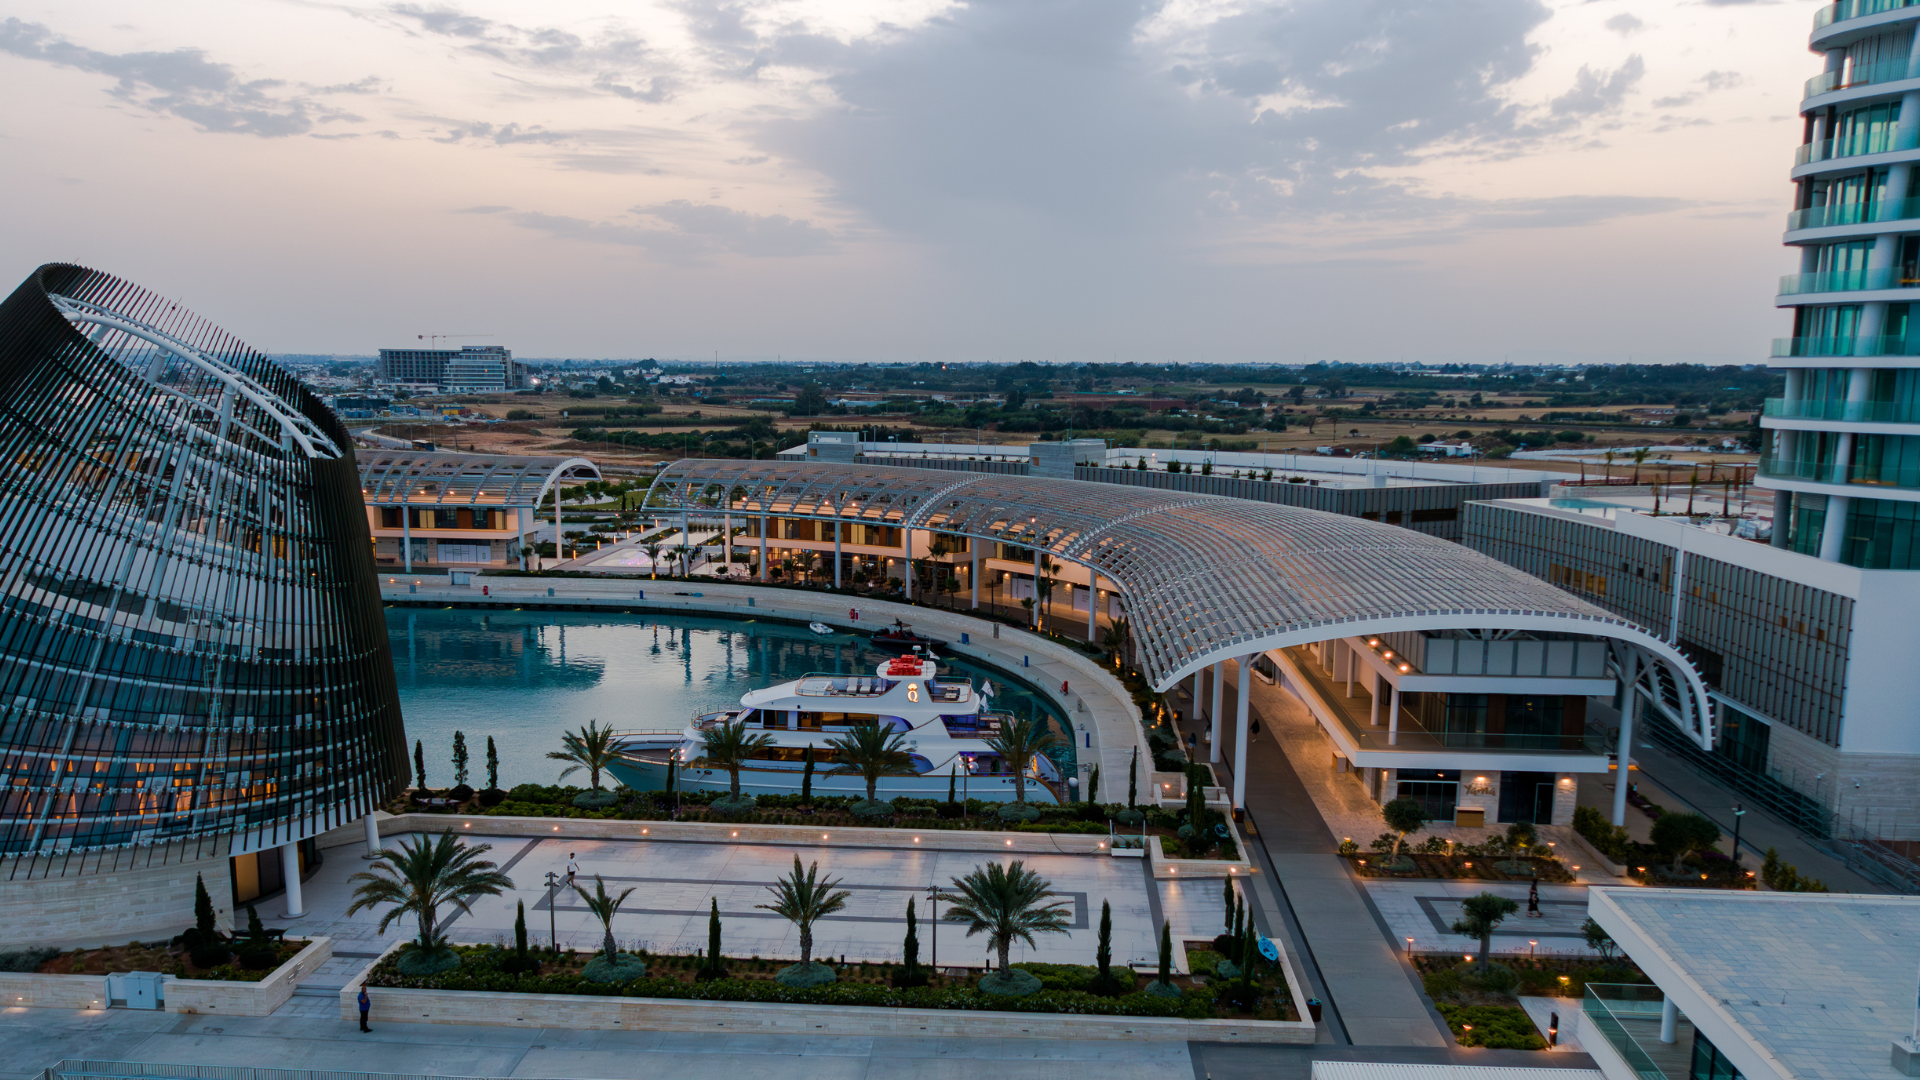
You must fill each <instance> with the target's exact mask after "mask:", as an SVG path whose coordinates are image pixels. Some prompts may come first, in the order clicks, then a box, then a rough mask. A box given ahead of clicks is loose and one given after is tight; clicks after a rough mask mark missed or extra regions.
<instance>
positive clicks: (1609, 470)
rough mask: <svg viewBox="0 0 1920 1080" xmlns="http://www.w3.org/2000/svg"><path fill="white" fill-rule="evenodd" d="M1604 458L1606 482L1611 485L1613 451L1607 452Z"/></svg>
mask: <svg viewBox="0 0 1920 1080" xmlns="http://www.w3.org/2000/svg"><path fill="white" fill-rule="evenodd" d="M1606 458H1607V481H1608V482H1609V483H1611V482H1612V481H1613V451H1611V450H1609V451H1607V453H1606Z"/></svg>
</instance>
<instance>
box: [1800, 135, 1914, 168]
mask: <svg viewBox="0 0 1920 1080" xmlns="http://www.w3.org/2000/svg"><path fill="white" fill-rule="evenodd" d="M1836 143H1837V144H1838V145H1836ZM1916 145H1920V133H1916V134H1915V135H1909V136H1907V137H1905V138H1900V137H1899V136H1898V135H1897V134H1896V132H1895V130H1894V129H1893V128H1884V129H1881V130H1879V131H1876V132H1874V133H1873V134H1871V135H1869V136H1867V137H1864V138H1851V139H1822V140H1820V141H1819V142H1814V143H1804V144H1802V145H1801V147H1800V149H1798V150H1796V151H1794V155H1793V163H1794V164H1795V165H1805V164H1808V163H1810V162H1814V161H1831V160H1833V159H1835V158H1848V157H1857V156H1858V155H1861V154H1885V153H1890V152H1892V151H1895V150H1912V149H1913V148H1914V147H1915V146H1916Z"/></svg>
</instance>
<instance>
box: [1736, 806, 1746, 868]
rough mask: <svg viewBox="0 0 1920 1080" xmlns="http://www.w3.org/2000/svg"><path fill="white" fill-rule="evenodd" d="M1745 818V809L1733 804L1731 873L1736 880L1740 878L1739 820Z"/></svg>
mask: <svg viewBox="0 0 1920 1080" xmlns="http://www.w3.org/2000/svg"><path fill="white" fill-rule="evenodd" d="M1746 816H1747V811H1746V808H1745V807H1744V806H1742V805H1741V804H1740V803H1734V804H1733V871H1734V877H1735V878H1738V877H1739V876H1740V819H1741V818H1743V817H1746Z"/></svg>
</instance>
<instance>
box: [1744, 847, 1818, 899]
mask: <svg viewBox="0 0 1920 1080" xmlns="http://www.w3.org/2000/svg"><path fill="white" fill-rule="evenodd" d="M1760 880H1761V881H1764V882H1766V883H1767V888H1769V889H1772V890H1774V891H1775V892H1826V891H1827V883H1826V882H1824V881H1821V880H1820V879H1819V878H1810V877H1801V876H1800V870H1799V868H1798V867H1796V866H1794V865H1793V864H1792V863H1788V862H1782V861H1781V859H1780V853H1779V852H1778V851H1776V850H1774V849H1773V848H1768V849H1767V858H1766V861H1765V862H1762V863H1761V864H1760Z"/></svg>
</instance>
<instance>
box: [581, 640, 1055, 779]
mask: <svg viewBox="0 0 1920 1080" xmlns="http://www.w3.org/2000/svg"><path fill="white" fill-rule="evenodd" d="M986 704H987V703H986V701H985V700H983V699H982V697H981V696H980V695H979V694H977V693H976V692H975V691H974V687H973V682H972V680H970V679H943V678H940V677H939V675H938V667H937V665H936V664H935V662H934V661H933V660H932V659H931V658H928V657H925V656H920V655H910V656H902V657H898V658H895V659H893V660H889V661H888V662H886V663H884V664H881V665H880V666H879V667H878V668H876V669H875V673H874V674H873V675H871V676H865V675H839V674H827V673H817V674H809V675H804V676H802V677H800V678H798V679H795V680H794V681H792V682H788V683H782V684H780V685H779V686H773V687H768V688H767V689H764V690H755V691H752V692H750V693H748V694H746V695H745V696H744V697H742V698H741V699H740V707H739V708H738V709H730V710H727V711H725V712H716V713H707V714H705V715H702V716H696V717H694V718H693V722H692V723H690V724H688V725H687V726H686V727H684V728H680V729H678V730H672V731H631V732H622V733H621V734H620V735H619V736H618V740H617V743H616V749H617V751H618V753H619V757H618V758H617V759H615V761H614V762H613V763H612V765H611V766H609V769H610V771H611V772H612V773H613V775H614V776H615V777H617V778H618V779H619V780H620V781H621V782H622V783H624V784H626V785H627V786H628V787H630V788H634V789H636V790H639V791H659V790H661V789H662V788H664V787H666V781H667V762H668V760H669V759H671V760H672V761H674V762H675V763H676V764H675V768H676V776H675V778H674V786H675V787H676V788H678V789H680V790H683V791H728V790H731V778H730V777H729V776H728V774H727V771H726V770H725V769H719V768H709V767H706V766H703V765H701V764H699V760H700V753H701V746H702V742H701V738H700V736H701V733H702V732H705V731H708V730H711V729H712V728H714V727H716V726H718V725H720V724H728V723H734V722H736V721H741V720H744V721H745V722H746V725H747V730H748V731H750V732H753V733H756V734H767V735H771V736H772V737H773V743H772V745H770V746H768V747H766V748H764V749H762V750H761V751H760V752H759V753H758V754H757V755H756V756H755V758H754V760H753V762H752V763H751V764H750V765H748V766H747V767H745V768H743V769H741V770H740V793H741V794H743V795H791V794H797V793H799V791H800V783H801V775H802V773H803V771H804V769H805V765H804V762H803V760H802V758H803V755H804V754H805V752H806V748H807V747H809V746H811V747H813V755H814V775H813V791H814V793H815V794H817V795H855V796H864V795H865V794H866V791H867V787H866V781H865V780H863V779H861V778H860V777H859V776H858V775H855V774H842V775H838V776H835V775H830V774H831V772H832V770H833V768H834V766H835V765H836V764H837V762H836V761H835V760H834V757H835V751H834V749H833V747H831V746H829V745H828V741H829V740H831V739H834V738H836V737H838V736H840V735H843V734H845V733H847V732H849V731H851V730H853V728H854V727H855V726H856V725H861V724H874V723H877V724H879V725H881V726H882V727H884V728H887V729H889V730H892V731H897V732H900V733H901V734H902V735H903V736H904V738H903V739H902V740H901V742H900V745H901V747H902V749H904V750H906V751H907V752H908V754H910V755H911V756H912V759H913V770H914V772H913V775H911V776H887V777H882V778H881V780H880V783H879V785H878V787H877V788H876V793H877V794H878V795H879V797H880V798H881V799H896V798H899V797H900V796H902V795H905V796H909V797H912V798H918V799H945V798H946V797H947V791H948V787H949V782H951V785H952V790H953V792H954V795H955V797H956V798H961V799H969V798H971V799H987V800H991V801H996V802H1012V801H1013V795H1014V790H1013V775H1012V774H1011V773H1010V772H1009V771H1008V770H1007V767H1006V763H1005V762H1004V761H1002V760H1001V758H1000V755H998V754H996V753H994V752H993V750H992V749H990V748H989V747H988V746H987V742H986V740H988V739H990V738H992V737H994V736H996V735H998V734H999V732H1000V726H1001V725H1002V724H1003V723H1007V722H1010V721H1011V719H1012V717H1010V716H1009V715H1007V714H1006V713H1001V712H995V711H993V710H991V709H989V708H987V707H986ZM1025 783H1026V794H1027V799H1028V801H1030V802H1047V801H1054V802H1058V801H1060V800H1061V795H1062V792H1063V790H1064V788H1063V786H1062V784H1063V778H1062V777H1061V774H1060V770H1059V769H1058V767H1056V766H1055V765H1054V763H1053V761H1052V760H1050V759H1049V758H1047V757H1046V755H1044V754H1037V755H1035V757H1034V761H1033V764H1032V765H1031V766H1030V767H1029V769H1028V771H1027V776H1026V780H1025Z"/></svg>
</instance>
